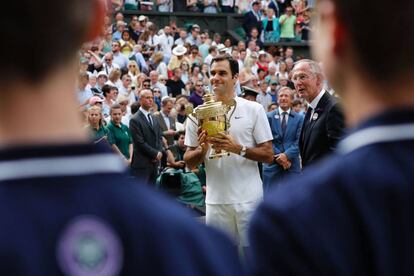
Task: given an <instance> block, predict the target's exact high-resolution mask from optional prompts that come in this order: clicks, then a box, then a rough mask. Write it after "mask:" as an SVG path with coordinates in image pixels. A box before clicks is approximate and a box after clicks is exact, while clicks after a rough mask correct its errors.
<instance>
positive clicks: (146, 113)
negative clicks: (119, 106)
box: [139, 106, 151, 117]
mask: <svg viewBox="0 0 414 276" xmlns="http://www.w3.org/2000/svg"><path fill="white" fill-rule="evenodd" d="M139 110H141V112H142V113H144V115H145V117H148V114H151V113H150V112H149V111H146V110H145V109H143V108H142V106H141V107H140V108H139Z"/></svg>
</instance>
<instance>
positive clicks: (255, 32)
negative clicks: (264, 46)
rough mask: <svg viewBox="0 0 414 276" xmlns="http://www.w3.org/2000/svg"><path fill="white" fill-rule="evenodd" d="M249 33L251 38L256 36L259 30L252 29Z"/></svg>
mask: <svg viewBox="0 0 414 276" xmlns="http://www.w3.org/2000/svg"><path fill="white" fill-rule="evenodd" d="M251 35H252V37H253V38H257V36H258V35H259V32H258V31H257V30H256V29H253V30H252V32H251Z"/></svg>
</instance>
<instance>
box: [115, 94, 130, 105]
mask: <svg viewBox="0 0 414 276" xmlns="http://www.w3.org/2000/svg"><path fill="white" fill-rule="evenodd" d="M125 101H128V102H129V97H128V96H127V95H125V94H120V95H119V96H118V98H116V102H117V103H122V102H125Z"/></svg>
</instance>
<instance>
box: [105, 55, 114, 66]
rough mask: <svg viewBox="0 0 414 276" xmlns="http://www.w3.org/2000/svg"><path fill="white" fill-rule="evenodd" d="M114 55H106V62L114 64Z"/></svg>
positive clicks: (110, 64)
mask: <svg viewBox="0 0 414 276" xmlns="http://www.w3.org/2000/svg"><path fill="white" fill-rule="evenodd" d="M112 59H113V58H112V55H106V56H105V63H106V64H108V65H109V66H112Z"/></svg>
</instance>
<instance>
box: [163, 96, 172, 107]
mask: <svg viewBox="0 0 414 276" xmlns="http://www.w3.org/2000/svg"><path fill="white" fill-rule="evenodd" d="M168 103H174V101H173V99H171V98H170V97H165V98H164V99H163V100H162V101H161V105H162V106H165V105H167V104H168Z"/></svg>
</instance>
